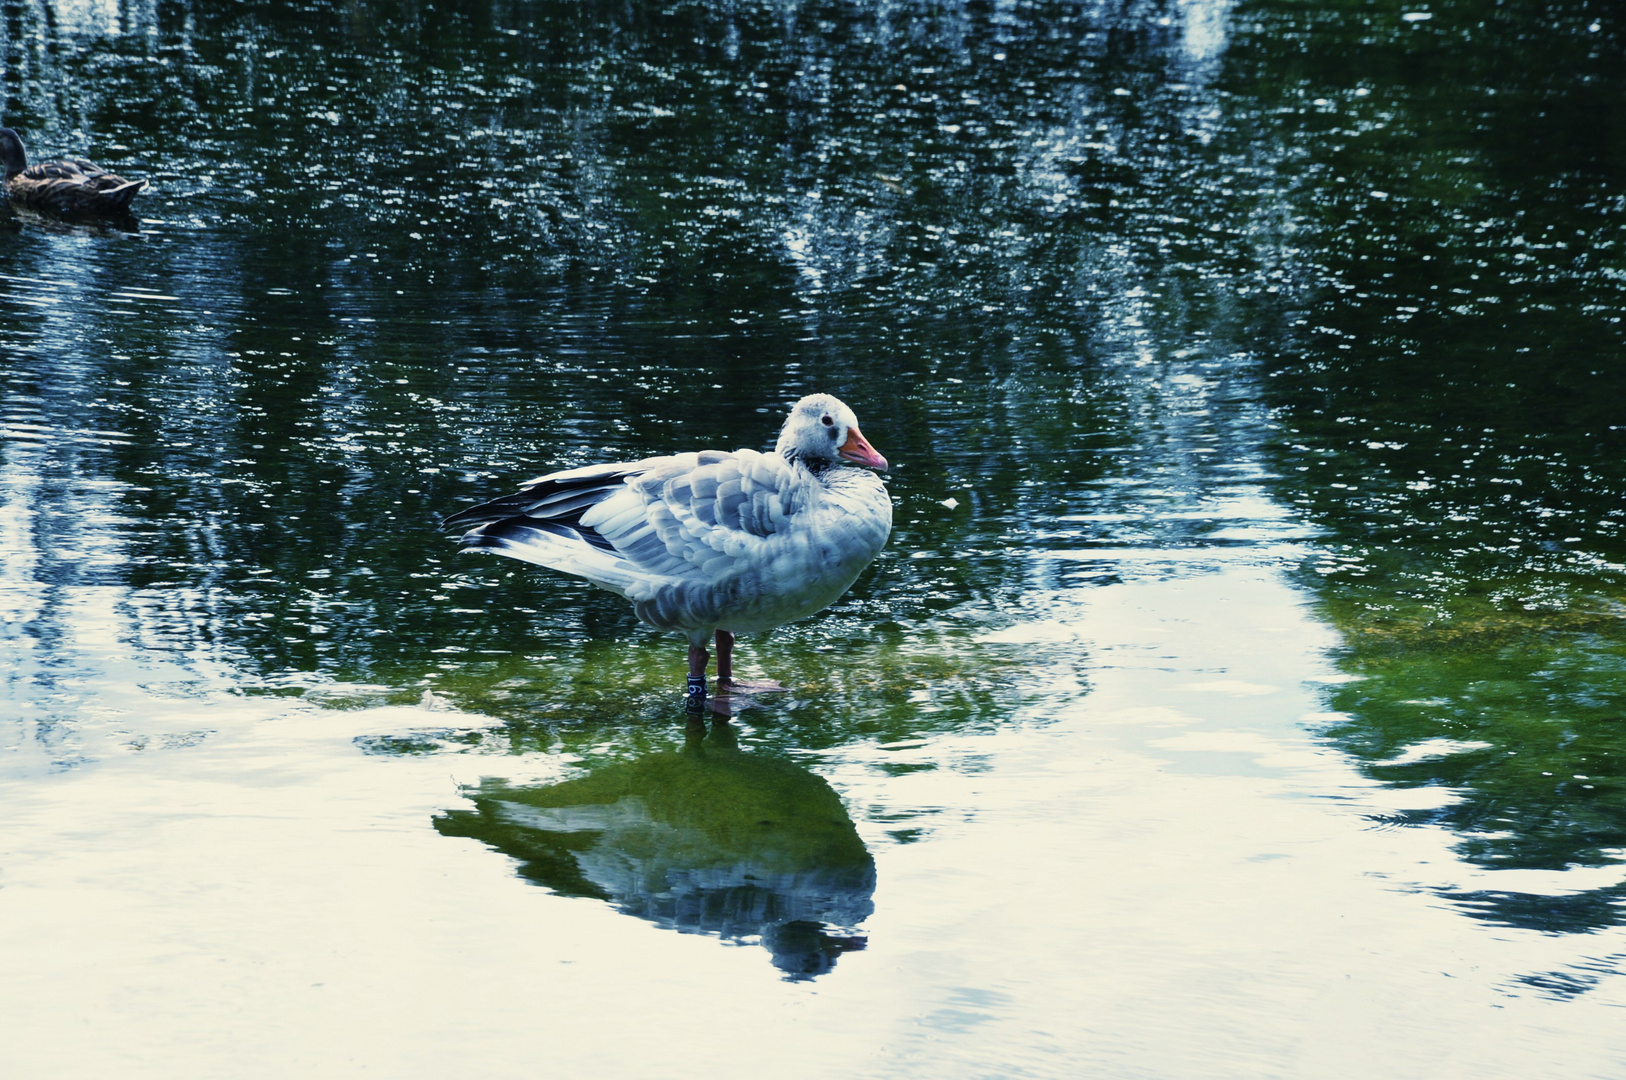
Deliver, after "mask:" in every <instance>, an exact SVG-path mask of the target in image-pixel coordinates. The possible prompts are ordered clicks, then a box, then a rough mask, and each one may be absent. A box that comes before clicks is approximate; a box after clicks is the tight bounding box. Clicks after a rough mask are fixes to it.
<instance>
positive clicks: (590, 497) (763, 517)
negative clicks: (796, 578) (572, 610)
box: [444, 450, 810, 600]
mask: <svg viewBox="0 0 1626 1080" xmlns="http://www.w3.org/2000/svg"><path fill="white" fill-rule="evenodd" d="M807 488H808V480H807V478H805V477H799V476H798V473H797V471H796V470H794V469H793V468H792V467H791V466H790V465H789V464H788V463H787V462H786V461H785V460H784V459H783V458H780V457H778V456H777V455H768V454H760V453H757V452H756V451H754V450H740V451H736V452H735V453H723V452H720V451H714V450H708V451H701V452H699V453H690V454H676V455H673V456H671V457H659V458H647V459H645V460H643V461H637V462H630V463H624V464H615V465H595V466H589V467H587V468H584V469H572V470H570V471H567V472H558V473H552V474H550V475H548V476H544V477H541V478H539V479H537V480H534V481H532V482H531V483H530V484H529V485H528V486H527V487H526V488H525V489H523V490H522V491H519V492H516V493H514V494H513V495H508V496H504V497H503V498H500V499H493V500H492V501H490V502H487V503H482V504H481V505H479V506H475V507H471V508H469V509H467V510H463V511H461V512H459V513H456V514H453V515H452V516H451V517H449V518H447V519H446V521H445V523H444V525H445V527H447V528H466V527H471V526H472V528H469V531H468V532H467V533H465V534H464V536H463V543H464V544H465V546H466V547H467V548H471V549H482V548H483V549H487V550H492V551H496V552H498V553H500V554H503V555H508V556H510V557H512V558H517V559H522V560H525V561H527V562H535V563H539V564H541V565H544V566H551V567H553V568H554V569H557V570H563V571H565V572H566V573H573V574H577V575H579V576H581V577H585V578H588V579H589V580H591V581H593V582H595V583H596V584H599V585H603V586H604V587H606V588H610V589H612V590H613V591H615V592H619V593H622V594H623V595H626V596H628V597H629V598H632V599H634V600H641V599H648V598H650V597H651V596H652V595H653V592H654V591H655V590H657V589H659V588H660V587H662V586H677V585H708V584H714V583H716V582H719V581H723V580H724V579H726V578H728V577H729V576H731V575H732V574H734V573H736V572H737V571H740V570H741V569H742V568H745V567H748V566H752V565H760V564H762V563H763V562H764V561H766V560H768V559H770V558H771V550H772V548H773V547H775V546H776V544H779V543H783V542H785V541H786V539H787V537H788V536H789V534H790V533H791V532H792V529H793V520H792V519H793V518H794V517H795V516H796V514H797V512H798V511H799V510H801V509H802V508H803V507H805V506H806V505H807V503H808V500H809V494H810V493H809V491H808V490H807Z"/></svg>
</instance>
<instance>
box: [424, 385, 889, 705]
mask: <svg viewBox="0 0 1626 1080" xmlns="http://www.w3.org/2000/svg"><path fill="white" fill-rule="evenodd" d="M842 462H852V463H854V464H857V465H865V466H868V467H869V468H872V469H880V470H883V471H884V470H885V469H886V468H887V462H886V458H884V457H882V456H881V455H880V454H878V453H876V452H875V448H874V447H872V446H870V444H869V442H868V441H866V440H865V438H864V436H863V435H862V434H860V433H859V431H858V419H857V417H855V416H854V415H853V411H852V410H851V409H849V408H848V407H847V406H846V405H844V404H842V402H840V401H838V400H837V399H835V398H833V397H831V396H830V395H829V394H812V395H809V396H808V397H805V398H803V399H802V400H800V401H798V402H797V403H796V405H795V406H794V407H793V408H792V409H791V411H790V416H789V417H787V418H786V419H785V426H784V428H783V429H781V431H780V433H779V444H778V446H777V447H775V452H774V453H772V454H762V453H758V452H757V451H755V450H736V451H734V452H733V453H731V454H730V453H724V452H722V451H718V450H702V451H700V452H698V453H689V454H674V455H672V456H670V457H653V458H645V459H644V460H642V461H634V462H626V463H620V464H612V465H590V466H588V467H586V468H583V469H570V470H567V471H565V472H556V473H550V474H549V475H547V476H543V477H540V478H538V479H536V480H533V481H531V482H530V484H528V485H527V486H526V487H525V489H524V490H523V491H520V492H517V493H515V494H513V495H508V496H505V497H503V498H500V499H493V500H492V501H490V502H487V503H482V504H480V505H479V506H475V507H470V508H469V509H467V510H463V511H461V512H459V513H456V514H453V515H452V516H451V517H449V518H447V519H446V521H445V522H444V523H443V526H444V527H445V528H454V529H455V528H467V527H468V526H471V525H472V526H474V528H472V529H469V531H468V532H466V533H464V534H463V538H462V542H463V544H464V548H463V550H465V551H492V552H496V553H497V554H499V555H507V556H509V557H510V558H514V559H522V560H524V561H525V562H531V563H537V564H539V565H541V566H547V567H551V568H552V569H555V570H561V571H563V572H564V573H567V574H574V575H576V576H577V577H582V578H586V579H587V580H588V581H591V582H592V583H593V584H594V585H597V586H599V587H600V588H603V589H608V590H610V591H611V592H613V593H619V594H620V595H622V596H625V597H626V598H627V599H628V600H630V601H632V606H633V610H634V611H636V612H637V613H638V617H639V618H640V619H642V620H643V621H644V622H646V623H649V624H650V625H651V626H655V627H658V628H660V629H662V630H681V631H683V632H684V633H685V634H687V635H688V637H689V682H688V695H689V700H690V702H691V704H694V703H698V702H700V701H703V700H704V699H705V696H706V663H707V660H708V656H707V653H706V645H707V643H708V642H709V641H710V640H711V637H712V635H713V634H715V635H716V637H717V681H718V684H719V686H720V688H721V689H722V691H723V692H724V693H727V692H729V691H734V690H778V689H783V688H782V687H780V686H779V685H778V684H777V683H766V684H760V683H759V684H751V685H747V684H744V683H737V682H735V681H734V677H733V676H734V673H733V649H734V635H735V634H741V633H752V632H757V631H764V630H771V629H773V628H774V627H776V626H779V625H780V624H782V623H787V622H791V621H792V620H795V619H802V618H806V617H807V616H809V615H812V614H814V613H815V612H818V611H822V610H824V609H825V608H827V607H829V606H830V605H831V604H833V603H834V602H835V601H836V600H837V598H839V597H840V596H841V594H842V593H844V592H846V591H847V587H848V586H849V585H851V584H852V583H853V581H854V580H855V579H856V578H857V577H858V575H859V573H860V572H861V571H862V570H863V569H864V567H866V566H868V565H869V564H870V562H871V560H873V559H874V558H875V556H876V554H877V553H878V552H879V551H880V550H881V547H882V546H883V545H884V544H885V543H886V538H887V536H888V534H890V533H891V531H892V500H891V498H890V497H889V496H888V495H887V493H886V488H885V486H884V485H882V483H881V480H880V478H879V477H878V476H876V475H875V474H874V473H871V472H866V471H864V470H861V469H848V468H843V467H842Z"/></svg>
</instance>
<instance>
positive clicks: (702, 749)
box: [435, 718, 875, 979]
mask: <svg viewBox="0 0 1626 1080" xmlns="http://www.w3.org/2000/svg"><path fill="white" fill-rule="evenodd" d="M468 797H469V798H470V799H471V800H472V801H473V803H474V809H472V810H451V811H448V812H447V813H446V814H445V815H444V816H442V817H440V818H437V819H436V820H435V827H436V828H437V829H439V830H440V832H441V833H442V834H443V835H446V836H464V837H472V838H473V839H476V840H480V841H482V842H484V843H486V844H489V845H490V846H491V847H493V848H495V849H496V850H498V851H501V852H503V853H504V854H506V855H510V856H512V857H514V858H516V859H518V860H520V866H519V871H518V872H519V874H520V876H522V877H524V878H527V879H528V880H530V881H533V882H535V883H536V884H538V885H544V886H546V887H548V888H550V889H552V890H553V891H555V892H557V893H560V894H562V895H565V896H591V897H596V898H598V899H601V900H605V901H607V902H609V903H611V904H614V905H615V906H616V907H617V908H618V909H619V910H621V911H622V912H625V913H626V914H628V915H632V916H635V917H637V918H640V919H647V920H648V921H650V922H652V923H654V924H656V925H657V926H662V927H665V928H667V929H670V930H676V931H678V932H680V933H687V934H711V935H715V936H717V937H720V938H722V939H724V940H727V941H742V940H756V941H759V942H760V943H761V944H762V946H763V947H764V948H766V949H767V950H768V951H769V952H770V953H772V954H773V963H774V966H775V967H777V968H779V969H780V970H781V971H783V972H784V973H785V976H786V977H787V978H790V979H811V978H814V977H815V976H818V975H822V974H824V973H826V972H828V971H829V970H830V969H831V968H832V967H833V966H834V965H835V962H836V959H837V958H838V957H839V956H840V955H841V954H842V953H844V952H849V951H852V950H855V949H862V948H863V947H864V944H865V941H866V939H865V937H864V936H863V935H861V934H859V933H858V932H857V931H856V928H857V927H858V926H859V924H861V923H862V922H863V921H864V920H865V919H867V918H868V917H869V916H870V914H871V913H872V912H873V911H874V903H873V900H872V898H873V896H874V893H875V861H874V859H872V858H871V857H870V854H869V852H868V850H867V849H866V848H865V847H864V843H863V841H862V840H860V839H859V837H858V831H857V829H855V828H854V827H853V823H852V819H851V818H849V817H848V816H847V812H846V809H845V808H844V807H843V806H842V804H841V798H840V796H838V795H837V794H836V793H835V791H834V790H832V789H831V787H830V785H829V784H828V783H826V782H825V781H824V780H823V779H821V778H820V777H818V776H816V775H814V774H813V773H811V772H809V771H808V770H806V769H803V768H800V767H799V766H796V765H794V764H791V763H790V762H788V761H784V760H780V759H777V758H771V757H765V756H762V755H760V754H747V753H743V752H742V751H741V750H740V749H739V746H738V744H737V740H736V733H735V730H734V728H733V727H732V726H731V725H730V724H729V722H728V721H727V720H725V719H722V718H717V719H714V720H712V722H711V728H710V731H709V733H708V731H707V728H706V724H705V722H704V721H703V720H700V719H691V720H690V721H689V724H688V728H687V731H686V737H685V742H684V745H683V748H682V749H681V750H678V751H674V752H666V753H655V754H648V755H645V756H642V757H639V758H636V759H634V760H631V761H624V762H616V763H614V764H609V765H602V766H598V767H595V768H593V769H592V770H591V771H590V772H588V773H587V775H585V776H580V777H577V778H575V779H572V780H567V781H565V782H563V783H559V784H547V785H540V786H535V787H520V786H510V785H507V784H502V783H496V782H490V781H488V782H486V783H484V784H482V785H481V786H480V787H478V788H475V789H471V790H470V791H469V792H468Z"/></svg>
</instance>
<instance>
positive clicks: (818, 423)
mask: <svg viewBox="0 0 1626 1080" xmlns="http://www.w3.org/2000/svg"><path fill="white" fill-rule="evenodd" d="M775 449H776V450H777V451H778V452H779V453H780V454H781V455H782V456H783V457H785V458H786V459H787V460H790V461H800V462H801V463H802V464H804V465H806V466H807V467H808V468H809V469H812V470H813V471H814V472H818V471H820V470H822V469H825V468H828V467H829V466H831V465H834V464H836V463H837V462H840V461H849V462H852V463H853V464H854V465H867V466H868V467H870V468H872V469H880V470H882V471H883V472H884V471H885V470H886V468H887V464H886V458H884V457H882V456H881V455H880V454H878V453H876V452H875V447H873V446H871V445H870V444H869V441H868V440H867V439H865V438H864V436H863V435H862V434H861V433H860V432H859V430H858V417H856V416H854V415H853V411H852V410H851V409H849V408H848V407H847V406H846V405H845V404H844V403H843V402H841V401H840V400H838V399H837V398H834V397H831V396H830V395H829V394H809V395H808V396H807V397H805V398H803V399H802V400H800V401H798V402H797V403H796V404H795V405H794V406H792V408H791V410H790V415H789V416H788V417H786V418H785V426H784V427H783V428H782V429H780V432H779V445H778V446H777V447H775Z"/></svg>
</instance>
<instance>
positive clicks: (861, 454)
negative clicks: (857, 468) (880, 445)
mask: <svg viewBox="0 0 1626 1080" xmlns="http://www.w3.org/2000/svg"><path fill="white" fill-rule="evenodd" d="M836 453H838V454H840V455H841V458H842V460H843V461H850V462H852V463H853V464H854V465H868V466H869V467H870V468H872V469H880V470H881V471H882V472H885V471H886V468H887V465H886V458H884V457H882V456H881V455H880V454H877V453H876V452H875V447H873V446H871V445H870V444H869V440H868V439H866V438H864V436H863V435H861V434H860V433H859V431H858V429H857V428H856V427H853V428H848V429H847V441H846V442H844V443H842V444H841V445H840V446H838V447H836Z"/></svg>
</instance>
